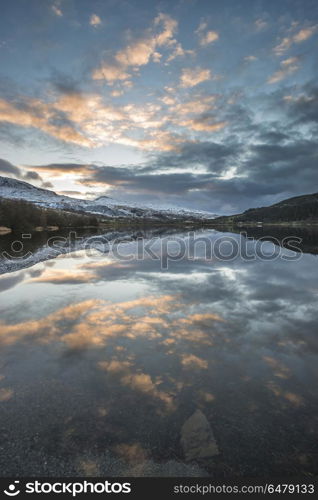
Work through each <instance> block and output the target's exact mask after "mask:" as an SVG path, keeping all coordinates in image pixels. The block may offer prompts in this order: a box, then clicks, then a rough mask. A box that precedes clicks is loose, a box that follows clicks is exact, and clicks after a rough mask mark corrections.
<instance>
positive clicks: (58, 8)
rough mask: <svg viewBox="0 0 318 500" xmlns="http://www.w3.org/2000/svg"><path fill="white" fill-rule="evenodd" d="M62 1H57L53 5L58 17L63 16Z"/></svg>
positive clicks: (53, 10)
mask: <svg viewBox="0 0 318 500" xmlns="http://www.w3.org/2000/svg"><path fill="white" fill-rule="evenodd" d="M60 4H61V2H59V1H57V2H55V3H53V5H51V10H52V12H53V13H54V14H55V15H56V16H57V17H62V16H63V12H62V9H61V5H60Z"/></svg>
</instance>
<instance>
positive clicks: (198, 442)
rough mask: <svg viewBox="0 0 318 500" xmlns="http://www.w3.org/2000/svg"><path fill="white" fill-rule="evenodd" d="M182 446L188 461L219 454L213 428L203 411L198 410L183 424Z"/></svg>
mask: <svg viewBox="0 0 318 500" xmlns="http://www.w3.org/2000/svg"><path fill="white" fill-rule="evenodd" d="M181 446H182V449H183V452H184V455H185V458H186V460H187V461H189V460H195V459H198V458H209V457H214V456H215V455H218V454H219V449H218V446H217V444H216V441H215V438H214V435H213V431H212V429H211V426H210V424H209V422H208V420H207V418H206V416H205V415H204V413H202V411H201V410H196V411H195V412H194V413H193V415H191V417H190V418H188V420H186V421H185V423H184V424H183V426H182V429H181Z"/></svg>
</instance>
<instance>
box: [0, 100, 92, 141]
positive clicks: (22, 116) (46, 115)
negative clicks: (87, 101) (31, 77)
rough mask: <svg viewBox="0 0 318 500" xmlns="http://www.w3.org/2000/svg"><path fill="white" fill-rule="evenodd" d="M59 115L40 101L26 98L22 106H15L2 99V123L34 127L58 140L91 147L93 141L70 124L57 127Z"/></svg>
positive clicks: (0, 103)
mask: <svg viewBox="0 0 318 500" xmlns="http://www.w3.org/2000/svg"><path fill="white" fill-rule="evenodd" d="M56 115H57V113H56V110H54V107H52V106H50V105H49V104H46V103H44V102H43V101H40V100H38V99H31V98H26V99H24V100H23V102H21V103H20V104H13V103H10V102H8V101H6V100H4V99H0V121H3V122H7V123H12V124H14V125H20V126H21V127H34V128H37V129H39V130H41V131H42V132H45V133H47V134H49V135H51V136H52V137H55V138H56V139H61V140H63V141H66V142H71V143H74V144H78V145H82V146H90V145H91V141H90V140H89V139H87V138H86V137H84V135H82V134H81V133H80V132H78V131H77V130H76V129H75V128H74V127H73V126H72V125H70V124H62V125H57V124H55V123H54V117H56Z"/></svg>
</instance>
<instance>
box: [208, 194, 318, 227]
mask: <svg viewBox="0 0 318 500" xmlns="http://www.w3.org/2000/svg"><path fill="white" fill-rule="evenodd" d="M214 222H215V223H217V224H223V223H225V224H228V223H234V224H239V225H244V224H252V225H254V224H258V223H259V224H260V223H262V224H270V223H273V224H274V223H292V222H294V223H297V222H299V223H300V222H307V223H312V224H315V223H318V193H314V194H307V195H302V196H295V197H293V198H288V199H286V200H283V201H280V202H279V203H275V204H274V205H270V206H269V207H260V208H250V209H248V210H246V211H245V212H243V213H242V214H236V215H231V216H228V217H217V218H216V219H215V221H214Z"/></svg>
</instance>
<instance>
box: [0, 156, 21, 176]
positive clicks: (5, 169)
mask: <svg viewBox="0 0 318 500" xmlns="http://www.w3.org/2000/svg"><path fill="white" fill-rule="evenodd" d="M0 173H1V174H4V175H8V174H9V175H15V176H17V177H19V176H20V174H21V172H20V169H19V168H18V167H16V166H15V165H12V163H10V162H9V161H6V160H3V159H1V158H0Z"/></svg>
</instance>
